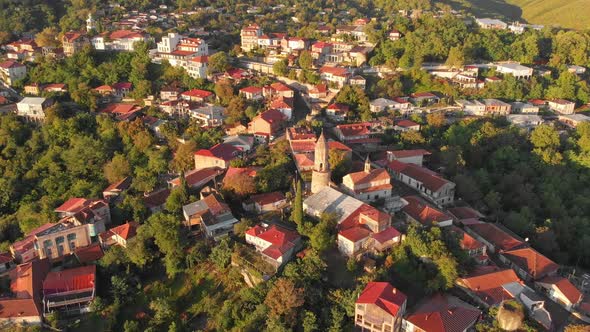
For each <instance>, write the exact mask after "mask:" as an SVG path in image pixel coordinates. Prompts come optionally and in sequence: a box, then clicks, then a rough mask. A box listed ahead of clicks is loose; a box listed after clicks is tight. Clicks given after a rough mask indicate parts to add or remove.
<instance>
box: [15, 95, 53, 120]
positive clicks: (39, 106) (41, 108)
mask: <svg viewBox="0 0 590 332" xmlns="http://www.w3.org/2000/svg"><path fill="white" fill-rule="evenodd" d="M51 104H52V101H51V99H46V98H42V97H25V98H23V100H21V101H20V102H18V103H17V104H16V114H17V115H18V116H22V117H25V118H27V119H29V120H33V121H43V120H44V119H45V109H46V108H47V107H49V106H51Z"/></svg>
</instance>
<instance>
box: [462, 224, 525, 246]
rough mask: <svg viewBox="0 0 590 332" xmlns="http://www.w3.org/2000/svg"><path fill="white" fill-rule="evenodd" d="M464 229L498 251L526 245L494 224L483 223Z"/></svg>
mask: <svg viewBox="0 0 590 332" xmlns="http://www.w3.org/2000/svg"><path fill="white" fill-rule="evenodd" d="M465 227H466V228H467V229H470V230H472V231H473V232H475V233H476V234H477V235H479V236H480V237H482V238H483V239H484V240H486V241H487V242H489V243H491V244H492V245H493V246H494V247H496V248H498V249H499V250H511V249H515V248H517V247H520V246H523V245H526V244H525V243H524V242H522V241H520V240H517V239H516V238H514V237H513V236H511V235H510V234H508V233H506V232H504V231H503V230H501V229H500V228H498V227H497V226H496V225H494V224H490V223H485V222H484V223H479V224H470V225H466V226H465Z"/></svg>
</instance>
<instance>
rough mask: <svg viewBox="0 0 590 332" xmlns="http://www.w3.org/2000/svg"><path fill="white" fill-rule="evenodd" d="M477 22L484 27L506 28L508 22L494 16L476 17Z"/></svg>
mask: <svg viewBox="0 0 590 332" xmlns="http://www.w3.org/2000/svg"><path fill="white" fill-rule="evenodd" d="M475 23H477V25H478V26H479V27H480V28H482V29H495V30H504V29H506V28H508V24H506V23H505V22H502V21H500V20H497V19H494V18H476V19H475Z"/></svg>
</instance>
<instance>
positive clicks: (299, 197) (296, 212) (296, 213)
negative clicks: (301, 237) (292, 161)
mask: <svg viewBox="0 0 590 332" xmlns="http://www.w3.org/2000/svg"><path fill="white" fill-rule="evenodd" d="M293 221H294V222H295V223H296V224H297V225H301V224H302V223H303V193H302V189H301V181H300V180H297V190H296V191H295V201H294V202H293Z"/></svg>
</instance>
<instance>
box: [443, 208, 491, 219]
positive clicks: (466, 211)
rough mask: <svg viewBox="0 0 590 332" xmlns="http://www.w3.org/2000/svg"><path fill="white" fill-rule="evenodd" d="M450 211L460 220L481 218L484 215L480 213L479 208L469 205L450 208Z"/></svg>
mask: <svg viewBox="0 0 590 332" xmlns="http://www.w3.org/2000/svg"><path fill="white" fill-rule="evenodd" d="M448 211H449V213H451V214H452V215H453V216H455V217H456V218H457V219H459V220H463V219H479V218H482V217H483V215H482V214H481V213H479V212H478V211H477V210H474V209H472V208H470V207H468V206H459V207H454V208H449V209H448Z"/></svg>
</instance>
